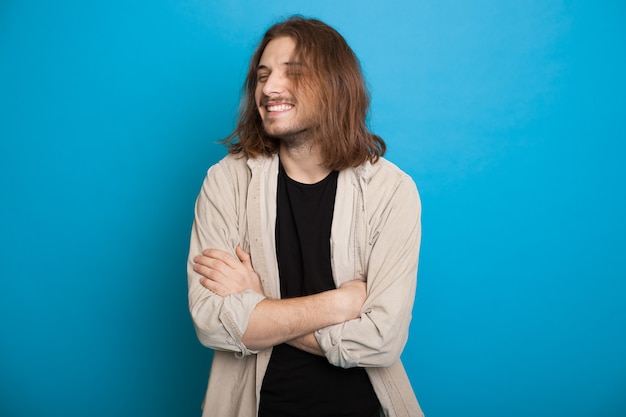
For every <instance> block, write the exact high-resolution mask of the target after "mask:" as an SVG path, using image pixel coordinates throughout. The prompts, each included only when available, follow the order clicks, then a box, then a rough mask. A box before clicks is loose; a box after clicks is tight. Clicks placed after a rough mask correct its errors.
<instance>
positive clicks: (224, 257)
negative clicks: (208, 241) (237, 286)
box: [202, 249, 241, 269]
mask: <svg viewBox="0 0 626 417" xmlns="http://www.w3.org/2000/svg"><path fill="white" fill-rule="evenodd" d="M202 254H203V255H204V256H206V257H208V258H211V259H218V260H220V261H222V262H223V263H225V264H226V265H228V266H229V267H231V268H233V269H234V268H237V267H238V266H240V264H241V262H239V260H238V259H237V258H235V257H234V256H233V255H231V254H230V253H228V252H225V251H223V250H219V249H206V250H204V251H203V252H202Z"/></svg>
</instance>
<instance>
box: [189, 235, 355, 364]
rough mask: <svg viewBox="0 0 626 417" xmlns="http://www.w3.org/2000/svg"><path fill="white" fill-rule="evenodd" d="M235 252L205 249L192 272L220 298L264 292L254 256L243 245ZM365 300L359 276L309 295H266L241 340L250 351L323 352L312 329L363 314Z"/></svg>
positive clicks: (198, 257)
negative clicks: (279, 348)
mask: <svg viewBox="0 0 626 417" xmlns="http://www.w3.org/2000/svg"><path fill="white" fill-rule="evenodd" d="M236 255H237V257H234V256H232V255H231V254H229V253H227V252H224V251H221V250H217V249H207V250H205V251H203V253H202V255H198V256H196V257H195V258H194V270H195V271H196V272H197V273H198V274H200V275H201V278H200V283H201V284H202V286H204V287H205V288H207V289H208V290H211V291H213V292H214V293H216V294H218V295H220V296H222V297H226V296H228V295H230V294H236V293H241V292H244V291H246V290H252V291H255V292H257V293H258V294H261V295H265V294H264V293H263V288H262V286H261V281H260V279H259V276H258V275H257V274H256V272H255V271H254V268H253V266H252V262H251V259H250V255H249V254H248V253H246V252H245V251H244V250H243V249H241V248H240V247H237V249H236ZM365 298H366V284H365V283H364V282H362V281H359V280H354V281H349V282H347V283H345V284H343V285H342V286H340V287H339V288H337V289H335V290H330V291H325V292H322V293H319V294H315V295H310V296H305V297H298V298H290V299H283V300H272V299H268V298H265V299H263V300H262V301H261V302H260V303H258V304H257V306H256V307H255V309H254V310H253V312H252V315H251V317H250V321H249V322H248V326H247V328H246V331H245V333H244V335H243V338H242V341H243V343H244V344H245V345H246V346H247V347H248V348H249V349H251V350H262V349H266V348H269V347H272V346H275V345H278V344H280V343H287V344H290V345H292V346H294V347H296V348H298V349H301V350H304V351H306V352H309V353H312V354H316V355H323V354H324V353H323V351H322V350H321V348H320V346H319V344H318V342H317V340H316V338H315V336H314V334H313V332H315V331H316V330H318V329H321V328H324V327H328V326H331V325H334V324H339V323H343V322H346V321H348V320H352V319H354V318H357V317H359V315H360V313H361V308H362V306H363V303H364V302H365Z"/></svg>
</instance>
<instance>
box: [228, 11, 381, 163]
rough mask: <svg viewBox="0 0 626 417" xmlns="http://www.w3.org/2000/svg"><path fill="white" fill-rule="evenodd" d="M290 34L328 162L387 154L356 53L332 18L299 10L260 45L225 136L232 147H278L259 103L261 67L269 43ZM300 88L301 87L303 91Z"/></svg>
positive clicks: (259, 151) (250, 150) (250, 151)
mask: <svg viewBox="0 0 626 417" xmlns="http://www.w3.org/2000/svg"><path fill="white" fill-rule="evenodd" d="M285 36H287V37H290V38H292V39H293V40H294V41H295V43H296V46H295V54H296V57H294V58H297V59H298V60H299V62H303V63H304V64H305V65H306V67H307V71H306V74H305V75H303V76H300V77H299V78H297V79H296V80H295V81H294V83H295V85H296V87H297V88H306V89H307V90H308V91H309V93H310V94H312V95H313V98H314V102H315V103H317V104H319V107H318V108H319V111H318V113H317V114H316V120H315V122H316V123H315V124H316V126H315V129H316V130H315V135H316V139H315V140H318V141H319V145H320V149H321V152H322V158H323V160H324V164H325V166H326V167H327V168H330V169H334V170H341V169H345V168H348V167H355V166H358V165H360V164H361V163H363V162H365V161H366V160H369V161H371V162H372V163H375V162H376V161H377V160H378V158H379V157H381V156H382V155H384V153H385V150H386V146H385V142H384V141H383V140H382V138H380V137H379V136H377V135H374V134H372V133H371V132H370V131H369V129H368V128H367V123H366V118H367V113H368V111H369V103H370V99H369V94H368V91H367V88H366V86H365V80H364V78H363V75H362V72H361V66H360V64H359V60H358V59H357V57H356V55H355V54H354V52H353V51H352V49H351V48H350V46H349V45H348V43H347V42H346V40H345V39H344V38H343V37H342V36H341V35H340V34H339V33H338V32H337V31H336V30H335V29H333V28H331V27H330V26H328V25H327V24H325V23H323V22H321V21H319V20H315V19H305V18H303V17H300V16H293V17H290V18H289V19H287V20H286V21H284V22H281V23H277V24H275V25H274V26H272V27H271V28H270V29H269V30H268V31H267V32H266V33H265V35H264V37H263V39H262V40H261V42H260V44H259V46H258V47H257V49H256V51H255V53H254V55H253V56H252V59H251V60H250V65H249V67H248V74H247V77H246V80H245V82H244V86H243V97H242V101H241V106H240V110H239V120H238V123H237V127H236V128H235V130H234V131H233V132H232V133H231V134H230V135H229V136H228V137H227V138H226V139H224V143H226V144H227V146H228V151H229V152H230V153H234V154H237V153H242V152H243V153H245V154H246V155H247V156H249V157H252V158H254V157H256V156H259V155H271V154H274V153H276V152H278V149H279V146H280V139H278V138H275V137H271V136H269V135H268V134H267V133H266V132H265V130H264V129H263V123H262V121H261V117H260V115H259V113H258V111H257V108H256V103H255V90H256V86H257V67H258V65H259V62H260V60H261V55H262V54H263V51H264V50H265V47H266V46H267V44H268V43H269V42H270V41H271V40H273V39H275V38H279V37H285ZM297 88H296V91H297Z"/></svg>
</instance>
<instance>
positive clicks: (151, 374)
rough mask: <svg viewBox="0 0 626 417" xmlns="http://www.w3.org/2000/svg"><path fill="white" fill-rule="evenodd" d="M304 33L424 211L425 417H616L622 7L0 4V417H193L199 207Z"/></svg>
mask: <svg viewBox="0 0 626 417" xmlns="http://www.w3.org/2000/svg"><path fill="white" fill-rule="evenodd" d="M385 3H387V4H385ZM296 12H298V13H302V14H305V15H309V16H316V17H319V18H322V19H324V20H326V21H327V22H328V23H330V24H332V25H334V26H335V27H337V28H338V29H339V30H340V31H341V32H342V33H343V34H344V35H345V36H346V38H347V39H348V41H349V42H350V43H351V45H352V46H353V47H354V49H355V51H356V52H357V54H358V55H359V56H360V58H361V60H362V62H363V67H364V70H365V73H366V75H367V78H368V80H369V82H370V84H371V89H372V97H373V105H372V116H371V125H372V128H373V130H375V131H376V132H377V133H379V134H381V135H382V136H383V137H384V138H385V139H386V140H387V142H388V144H389V148H390V150H389V154H388V156H389V158H390V159H391V160H393V161H394V162H396V163H397V164H399V165H400V166H401V167H403V168H404V169H405V170H406V171H407V172H408V173H410V174H411V175H412V176H413V178H414V179H415V181H416V182H417V184H418V187H419V188H420V191H421V195H422V199H423V205H424V215H423V222H424V237H423V250H422V257H421V264H420V281H419V288H418V296H417V303H416V306H415V310H414V320H413V322H412V326H411V339H410V341H409V344H408V346H407V348H406V350H405V353H404V355H403V359H404V361H405V362H406V365H407V369H408V373H409V375H410V378H411V380H412V382H413V384H414V386H415V390H416V392H417V394H418V396H419V398H420V401H421V403H422V406H423V408H424V410H425V411H426V413H427V414H428V415H429V416H432V417H453V416H481V417H486V416H493V417H501V416H508V417H516V416H527V415H533V416H540V417H544V416H545V417H553V416H566V415H567V416H569V417H575V416H581V417H582V416H585V417H587V416H603V417H612V416H615V417H618V416H620V417H621V416H624V415H626V302H625V301H624V300H625V296H626V266H625V262H624V259H625V255H624V253H625V250H626V221H624V215H625V214H624V213H626V186H625V184H624V183H625V179H626V175H625V174H626V163H625V162H624V157H625V156H626V152H625V151H626V145H625V143H626V133H625V132H626V122H625V120H626V99H625V97H626V82H625V81H626V76H625V74H626V50H625V43H624V41H625V40H626V4H625V3H624V2H623V1H619V2H618V1H593V2H592V1H552V2H545V1H539V0H514V1H508V2H502V1H495V0H493V1H486V0H482V1H474V2H464V1H459V0H443V1H435V0H429V1H409V0H404V1H398V2H387V1H385V2H382V1H381V2H374V1H373V2H362V1H356V0H351V1H344V2H337V1H332V2H331V1H318V2H311V1H300V0H294V1H291V2H289V3H288V5H284V4H280V2H273V3H271V4H270V3H266V2H252V1H249V2H245V1H228V2H226V1H223V2H216V1H209V0H206V1H199V0H186V1H175V0H152V1H147V0H132V1H122V0H108V1H90V2H85V1H79V0H75V1H71V0H65V1H59V2H44V1H37V0H19V1H18V0H13V1H12V0H4V1H3V2H2V4H1V5H0V141H1V142H0V144H1V145H0V173H1V176H0V198H1V205H0V245H1V246H0V257H1V258H0V260H1V262H0V274H1V281H0V338H1V339H0V340H1V344H0V378H1V379H0V415H2V416H4V417H18V416H19V417H31V416H46V415H47V416H64V417H72V416H83V415H90V416H93V417H100V416H144V415H145V416H148V415H150V416H164V417H165V416H194V415H198V411H199V405H200V402H201V399H202V395H203V391H204V388H205V383H206V377H207V374H208V372H209V366H210V365H209V360H210V357H211V354H210V352H209V351H208V350H205V349H204V348H202V347H201V346H200V345H199V343H198V342H197V340H196V339H195V334H194V332H193V327H192V324H191V321H190V319H189V315H188V312H187V304H186V303H187V301H186V276H185V259H186V253H187V241H188V234H189V229H190V224H191V221H192V215H193V203H194V200H195V197H196V193H197V192H198V190H199V187H200V184H201V182H202V179H203V175H204V173H205V170H206V169H207V167H208V166H210V165H211V164H212V163H214V162H215V161H217V160H218V159H219V158H220V157H221V156H222V155H223V154H224V150H223V148H222V147H221V146H219V145H217V144H216V143H215V142H216V141H217V140H219V139H220V138H222V137H224V136H225V135H226V134H227V133H228V132H229V131H230V129H231V128H232V126H233V120H234V113H235V111H236V108H237V104H238V96H239V90H240V84H241V82H242V79H243V74H244V70H245V66H246V63H247V60H248V57H249V55H250V53H251V51H252V49H253V47H254V44H255V42H256V41H257V40H258V38H259V37H260V35H261V34H262V32H263V31H264V29H266V27H267V26H268V25H269V24H270V22H272V21H273V20H274V19H275V18H276V17H280V16H286V15H289V14H292V13H296Z"/></svg>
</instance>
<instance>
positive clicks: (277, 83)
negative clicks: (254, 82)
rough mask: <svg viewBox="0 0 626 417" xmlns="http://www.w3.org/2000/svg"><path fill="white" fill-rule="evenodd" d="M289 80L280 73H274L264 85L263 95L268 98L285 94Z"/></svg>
mask: <svg viewBox="0 0 626 417" xmlns="http://www.w3.org/2000/svg"><path fill="white" fill-rule="evenodd" d="M286 87H287V78H286V77H285V76H284V75H283V74H281V73H280V72H278V71H272V73H270V75H269V76H268V77H267V79H266V80H265V84H263V94H265V95H266V96H268V97H269V96H272V95H278V94H282V93H284V92H285V89H286Z"/></svg>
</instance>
